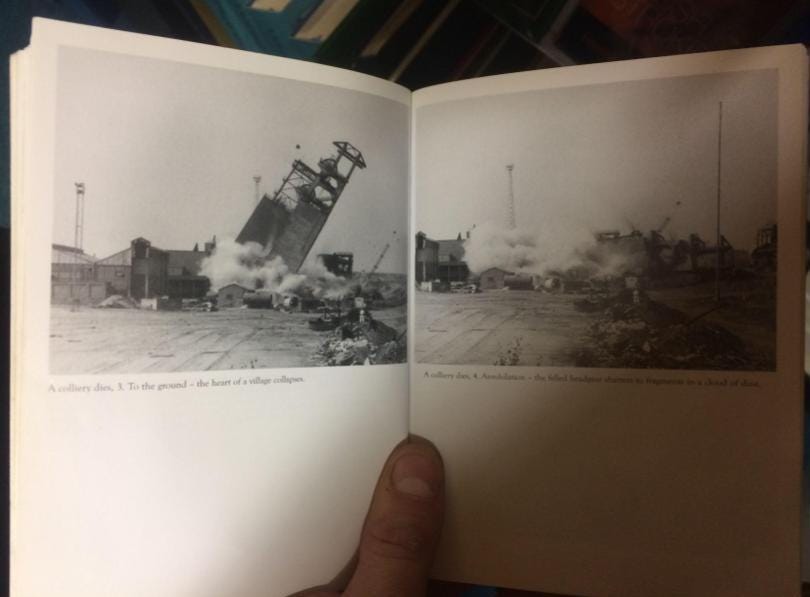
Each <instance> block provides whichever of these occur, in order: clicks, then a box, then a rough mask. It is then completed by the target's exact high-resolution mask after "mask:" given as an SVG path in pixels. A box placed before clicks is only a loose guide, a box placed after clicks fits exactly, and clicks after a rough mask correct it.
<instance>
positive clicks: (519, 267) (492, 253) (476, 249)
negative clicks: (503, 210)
mask: <svg viewBox="0 0 810 597" xmlns="http://www.w3.org/2000/svg"><path fill="white" fill-rule="evenodd" d="M542 228H543V229H541V230H537V229H533V230H531V231H528V230H525V229H521V228H516V229H514V230H508V229H503V228H498V227H496V226H494V225H492V224H484V225H482V226H479V227H477V228H476V229H475V230H473V231H472V233H471V234H470V238H469V239H468V240H467V242H466V243H465V245H464V254H465V259H466V261H467V265H468V266H469V268H470V270H471V271H472V272H475V273H480V272H482V271H484V270H486V269H489V268H490V267H499V268H501V269H505V270H508V271H512V272H521V273H527V274H544V273H546V272H548V271H551V270H564V269H568V268H570V267H573V266H576V265H578V264H579V263H580V262H581V256H580V252H581V251H582V250H583V249H584V248H585V247H586V246H587V245H588V243H592V242H593V235H592V234H590V233H589V232H588V231H587V230H572V229H571V228H570V227H568V226H560V227H556V228H555V227H550V226H543V227H542Z"/></svg>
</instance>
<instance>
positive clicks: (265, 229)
mask: <svg viewBox="0 0 810 597" xmlns="http://www.w3.org/2000/svg"><path fill="white" fill-rule="evenodd" d="M333 145H334V146H335V148H336V153H335V154H334V155H331V156H328V157H325V158H321V160H319V161H318V170H315V169H314V168H312V167H310V166H308V165H307V164H305V163H304V162H303V161H301V160H295V161H294V162H293V164H292V169H291V170H290V172H289V174H287V176H286V177H285V178H284V182H282V184H281V187H280V188H279V189H278V190H277V191H276V192H275V194H273V195H272V196H271V195H265V196H264V197H262V199H261V201H259V203H258V205H257V206H256V209H255V210H253V213H252V214H251V216H250V218H248V221H247V223H246V224H245V226H244V228H242V231H241V232H240V233H239V236H237V237H236V242H238V243H242V244H244V243H248V242H254V243H258V244H259V245H261V246H262V247H263V248H264V254H265V256H266V257H267V258H268V259H273V258H275V257H281V258H282V259H284V263H286V264H287V267H289V268H290V270H291V271H293V272H297V271H298V270H299V269H300V268H301V266H302V265H303V264H304V261H305V260H306V258H307V255H309V252H310V249H312V245H313V244H315V240H316V239H317V238H318V235H319V234H320V233H321V230H323V227H324V224H326V220H327V219H328V218H329V214H331V213H332V210H333V209H334V208H335V205H336V204H337V201H338V199H339V198H340V196H341V194H342V193H343V190H344V189H345V188H346V185H347V184H348V182H349V179H350V178H351V176H352V174H353V173H354V171H355V169H357V168H360V169H362V168H365V167H366V162H365V160H364V159H363V154H362V153H360V150H358V149H357V148H356V147H354V146H353V145H352V144H351V143H349V142H347V141H335V142H334V143H333Z"/></svg>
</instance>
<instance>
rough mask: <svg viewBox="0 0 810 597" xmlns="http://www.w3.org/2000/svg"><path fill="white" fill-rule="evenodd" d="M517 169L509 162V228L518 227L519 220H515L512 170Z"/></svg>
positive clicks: (507, 167)
mask: <svg viewBox="0 0 810 597" xmlns="http://www.w3.org/2000/svg"><path fill="white" fill-rule="evenodd" d="M514 169H515V165H514V164H509V165H507V166H506V171H507V172H508V173H509V214H508V218H509V222H508V223H509V229H510V230H514V229H515V228H517V222H516V221H515V186H514V183H513V181H512V171H513V170H514Z"/></svg>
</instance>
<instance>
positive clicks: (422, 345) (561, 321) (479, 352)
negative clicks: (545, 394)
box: [415, 290, 596, 366]
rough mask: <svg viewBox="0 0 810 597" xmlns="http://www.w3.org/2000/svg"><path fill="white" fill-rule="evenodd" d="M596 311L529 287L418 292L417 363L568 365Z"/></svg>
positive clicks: (565, 296)
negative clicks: (579, 308) (580, 309)
mask: <svg viewBox="0 0 810 597" xmlns="http://www.w3.org/2000/svg"><path fill="white" fill-rule="evenodd" d="M595 320H596V317H595V315H591V314H583V313H580V312H578V311H576V310H575V309H574V305H573V297H572V296H571V295H563V294H544V293H541V292H534V291H530V290H514V291H489V292H483V293H480V294H440V293H424V292H417V293H416V339H415V356H416V361H417V362H419V363H431V364H453V365H523V366H553V365H558V366H564V365H570V364H572V359H573V352H574V351H575V350H576V349H577V348H579V346H580V345H581V342H582V339H583V338H584V337H585V336H586V335H587V333H588V329H589V326H590V325H591V324H592V323H593V322H594V321H595Z"/></svg>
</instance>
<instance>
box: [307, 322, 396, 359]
mask: <svg viewBox="0 0 810 597" xmlns="http://www.w3.org/2000/svg"><path fill="white" fill-rule="evenodd" d="M406 350H407V345H406V340H405V334H404V333H402V334H399V333H398V332H397V331H396V330H395V329H394V328H392V327H390V326H387V325H385V324H384V323H382V322H379V321H374V320H373V319H370V318H369V319H367V320H365V321H354V322H352V321H348V320H347V321H346V322H344V323H343V324H342V325H341V326H339V327H338V328H337V329H336V330H334V331H333V332H330V333H329V336H328V338H327V339H326V340H325V341H324V342H323V344H321V346H320V348H319V349H318V357H319V358H320V359H322V360H323V362H324V364H325V365H329V366H344V365H378V364H384V363H404V362H405V360H406Z"/></svg>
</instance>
